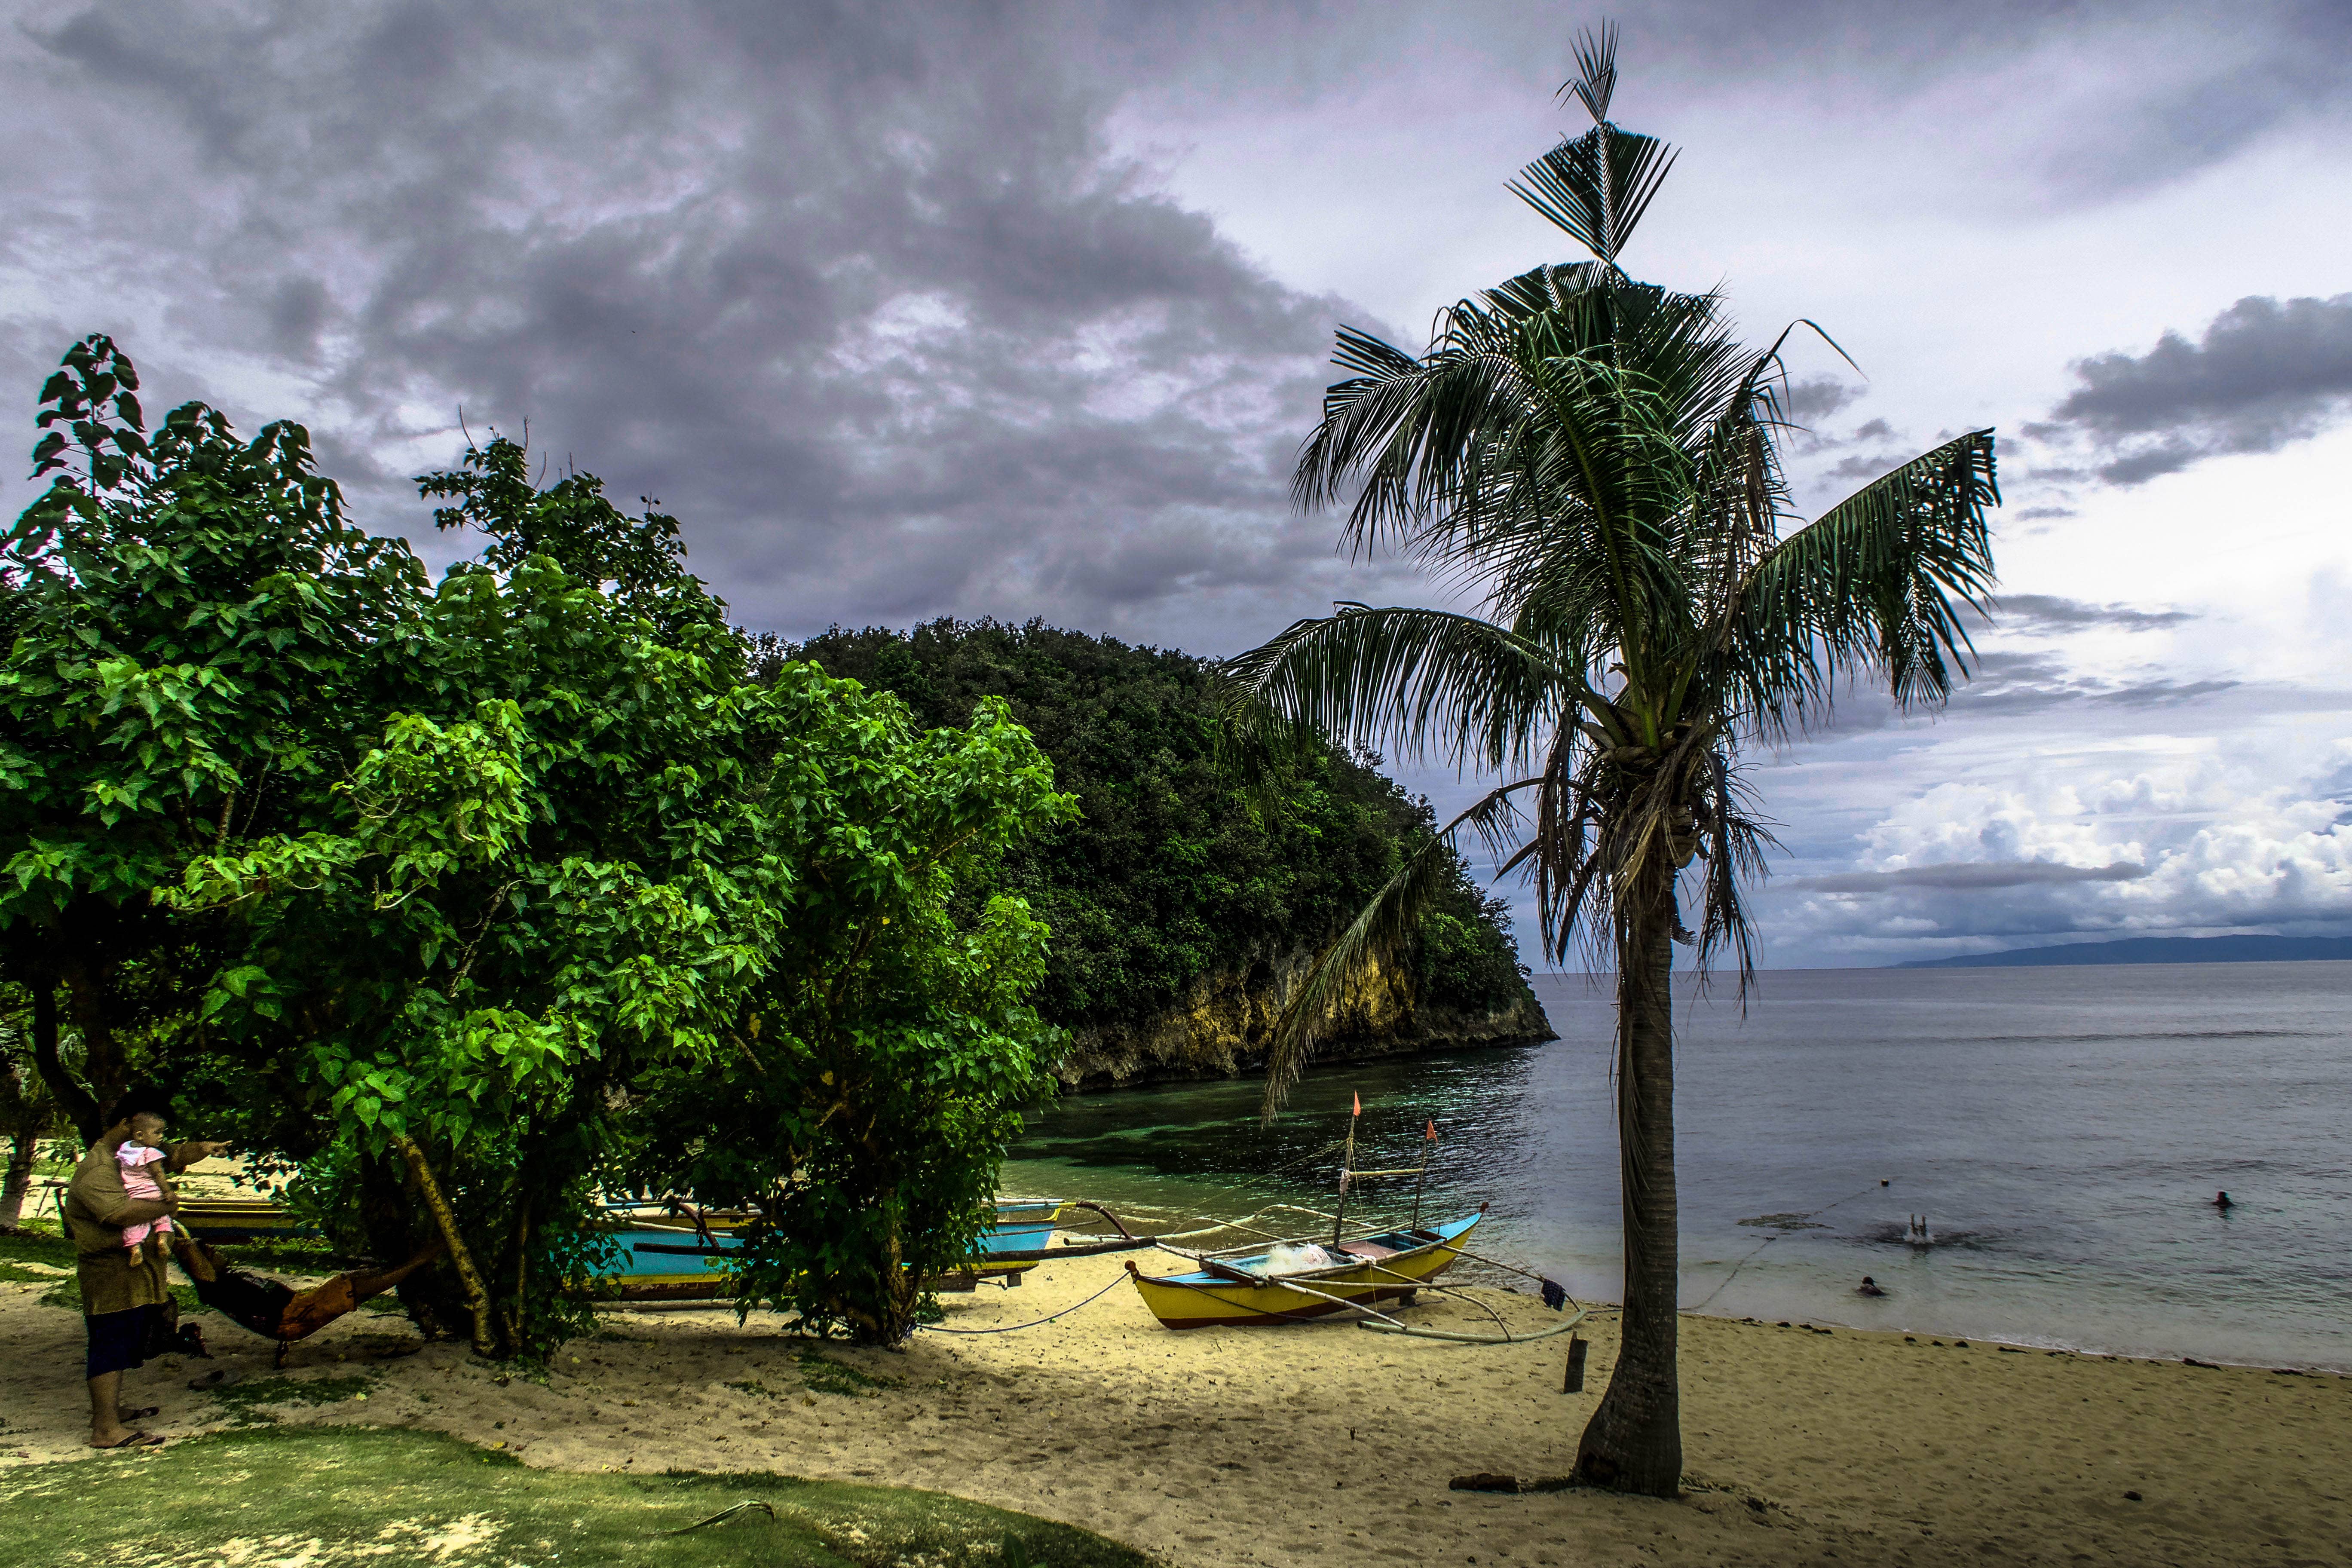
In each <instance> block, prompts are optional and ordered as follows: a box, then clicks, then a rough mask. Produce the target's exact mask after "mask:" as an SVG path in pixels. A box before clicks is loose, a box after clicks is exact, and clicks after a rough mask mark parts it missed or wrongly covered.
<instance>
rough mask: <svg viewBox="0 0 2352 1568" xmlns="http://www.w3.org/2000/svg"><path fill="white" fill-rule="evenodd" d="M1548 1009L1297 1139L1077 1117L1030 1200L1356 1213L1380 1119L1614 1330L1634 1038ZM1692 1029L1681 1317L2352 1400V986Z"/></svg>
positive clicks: (1393, 1156) (1502, 1248)
mask: <svg viewBox="0 0 2352 1568" xmlns="http://www.w3.org/2000/svg"><path fill="white" fill-rule="evenodd" d="M1536 984H1537V989H1538V995H1539V996H1540V997H1541V998H1542V1000H1543V1003H1544V1005H1545V1007H1546V1009H1547V1011H1548V1012H1549V1015H1550V1016H1551V1020H1552V1024H1553V1026H1554V1027H1555V1028H1557V1029H1558V1030H1559V1033H1560V1036H1561V1037H1560V1038H1559V1039H1558V1040H1556V1041H1553V1042H1551V1043H1550V1044H1549V1045H1543V1046H1537V1047H1516V1048H1505V1049H1486V1050H1477V1051H1465V1052H1459V1053H1454V1054H1447V1055H1440V1056H1432V1057H1423V1058H1417V1059H1413V1060H1410V1061H1396V1062H1385V1063H1377V1064H1358V1065H1344V1064H1343V1065H1338V1066H1333V1067H1329V1068H1318V1069H1316V1070H1314V1071H1311V1072H1310V1073H1309V1074H1308V1075H1307V1078H1306V1079H1304V1080H1303V1081H1302V1082H1301V1083H1300V1084H1299V1086H1298V1088H1297V1090H1296V1091H1295V1092H1294V1093H1293V1094H1292V1096H1291V1098H1290V1102H1289V1107H1288V1109H1287V1110H1286V1111H1285V1112H1284V1113H1283V1115H1282V1116H1281V1117H1280V1118H1278V1119H1277V1120H1276V1121H1275V1122H1274V1123H1273V1124H1271V1125H1261V1124H1260V1121H1259V1120H1258V1114H1257V1112H1258V1104H1259V1099H1260V1095H1261V1092H1262V1089H1263V1085H1262V1083H1260V1082H1258V1081H1256V1080H1240V1081H1226V1082H1213V1083H1193V1084H1178V1085H1171V1086H1167V1087H1162V1088H1150V1089H1124V1090H1117V1091H1111V1092H1106V1093H1099V1094H1087V1095H1080V1096H1073V1097H1069V1098H1066V1099H1065V1100H1062V1101H1060V1102H1059V1103H1057V1104H1055V1105H1054V1106H1052V1107H1050V1108H1048V1109H1046V1110H1044V1111H1043V1112H1041V1113H1040V1114H1039V1115H1038V1116H1037V1118H1036V1119H1035V1120H1034V1122H1033V1125H1032V1127H1031V1130H1030V1131H1029V1134H1028V1136H1027V1138H1026V1139H1025V1140H1024V1142H1023V1143H1022V1145H1021V1146H1020V1148H1019V1149H1018V1150H1017V1151H1016V1158H1015V1159H1014V1160H1013V1162H1012V1163H1010V1164H1009V1165H1008V1167H1007V1170H1006V1173H1005V1182H1006V1187H1007V1190H1008V1191H1014V1192H1023V1193H1034V1194H1051V1195H1055V1196H1074V1197H1086V1198H1092V1199H1095V1200H1096V1201H1097V1202H1101V1203H1105V1204H1107V1205H1109V1206H1111V1207H1113V1208H1114V1209H1119V1210H1122V1212H1127V1211H1132V1212H1135V1213H1136V1214H1138V1215H1140V1216H1143V1217H1146V1218H1148V1219H1149V1220H1150V1222H1151V1223H1153V1224H1156V1225H1160V1226H1166V1225H1169V1224H1171V1223H1173V1222H1174V1221H1175V1220H1176V1219H1177V1218H1178V1216H1181V1215H1208V1216H1212V1217H1217V1218H1234V1217H1239V1216H1241V1215H1244V1214H1247V1213H1248V1212H1250V1211H1251V1210H1254V1209H1255V1208H1257V1207H1259V1206H1260V1205H1265V1204H1267V1203H1276V1202H1286V1203H1293V1204H1297V1205H1303V1206H1307V1207H1312V1208H1318V1209H1322V1210H1326V1211H1328V1210H1329V1209H1330V1208H1331V1207H1332V1204H1333V1190H1334V1186H1335V1180H1334V1178H1335V1175H1336V1172H1337V1168H1338V1163H1339V1147H1338V1141H1339V1139H1341V1138H1342V1137H1344V1135H1345V1133H1346V1131H1347V1123H1348V1121H1349V1105H1350V1103H1351V1100H1352V1097H1355V1096H1357V1095H1360V1096H1361V1098H1362V1101H1363V1108H1364V1109H1363V1115H1362V1118H1361V1120H1360V1121H1359V1122H1358V1123H1357V1126H1358V1131H1359V1139H1360V1142H1359V1146H1358V1149H1357V1153H1356V1161H1355V1163H1356V1166H1357V1168H1359V1169H1365V1170H1370V1169H1380V1168H1393V1167H1402V1166H1413V1165H1418V1164H1419V1163H1421V1154H1422V1151H1423V1133H1424V1130H1425V1128H1426V1125H1427V1124H1428V1123H1429V1122H1431V1121H1434V1122H1435V1124H1436V1126H1437V1130H1438V1131H1439V1134H1440V1138H1439V1142H1437V1143H1436V1144H1435V1146H1434V1147H1435V1157H1434V1159H1433V1161H1432V1162H1431V1164H1430V1171H1429V1174H1428V1176H1427V1178H1426V1182H1425V1190H1424V1191H1423V1192H1422V1193H1421V1194H1420V1203H1421V1210H1422V1213H1423V1215H1424V1216H1425V1217H1431V1218H1436V1217H1445V1216H1449V1215H1454V1214H1457V1213H1461V1212H1464V1211H1466V1210H1468V1209H1472V1208H1475V1207H1476V1206H1477V1205H1479V1204H1481V1203H1484V1204H1486V1205H1489V1208H1488V1214H1489V1219H1488V1222H1487V1224H1486V1226H1482V1227H1481V1230H1480V1232H1479V1236H1480V1241H1479V1244H1478V1250H1479V1251H1481V1252H1484V1253H1486V1254H1488V1255H1490V1256H1492V1257H1494V1258H1497V1259H1500V1260H1503V1261H1507V1262H1509V1263H1512V1264H1516V1265H1519V1266H1522V1267H1525V1268H1528V1269H1531V1270H1534V1271H1536V1272H1538V1273H1542V1274H1546V1275H1549V1276H1550V1277H1551V1278H1554V1279H1559V1281H1560V1282H1561V1283H1562V1284H1564V1285H1566V1286H1567V1287H1568V1288H1569V1289H1570V1290H1571V1291H1573V1292H1574V1293H1575V1294H1576V1295H1577V1296H1579V1297H1580V1298H1584V1299H1587V1300H1604V1301H1605V1300H1614V1299H1615V1297H1616V1296H1617V1293H1618V1282H1619V1279H1620V1268H1621V1261H1620V1253H1619V1250H1618V1228H1619V1223H1620V1212H1619V1207H1618V1168H1617V1139H1616V1126H1615V1120H1614V1114H1613V1111H1612V1099H1611V1095H1612V1090H1611V1082H1610V1069H1611V1051H1612V1030H1613V1009H1612V1003H1611V998H1610V995H1609V994H1608V993H1607V992H1606V991H1605V990H1599V989H1595V988H1593V987H1592V986H1591V985H1589V984H1587V983H1586V982H1585V981H1584V980H1583V979H1582V978H1581V977H1580V976H1555V975H1544V976H1538V979H1537V982H1536ZM1675 1024H1676V1032H1677V1053H1676V1054H1677V1061H1676V1071H1677V1084H1676V1094H1675V1113H1676V1121H1677V1127H1676V1139H1675V1152H1676V1165H1677V1171H1678V1174H1679V1182H1680V1195H1681V1234H1682V1300H1683V1304H1684V1306H1685V1308H1690V1309H1695V1310H1704V1311H1706V1312H1710V1313H1718V1314H1724V1315H1727V1316H1732V1317H1743V1316H1745V1317H1755V1318H1761V1319H1765V1320H1768V1321H1777V1320H1780V1319H1789V1320H1792V1321H1813V1322H1822V1323H1840V1324H1847V1325H1852V1326H1855V1327H1863V1328H1873V1329H1901V1330H1905V1331H1916V1332H1923V1333H1928V1334H1936V1335H1941V1336H1947V1337H1961V1338H1976V1337H1981V1338H1986V1339H1995V1340H2000V1341H2005V1342H2016V1343H2026V1344H2047V1345H2053V1346H2059V1345H2063V1346H2070V1347H2074V1348H2080V1349H2087V1350H2095V1351H2103V1352H2115V1353H2125V1354H2137V1355H2165V1356H2182V1355H2189V1356H2197V1357H2200V1358H2202V1359H2206V1360H2212V1361H2228V1362H2243V1363H2256V1364H2262V1365H2297V1366H2313V1367H2327V1368H2333V1369H2336V1370H2340V1371H2352V963H2261V964H2257V963H2247V964H2178V965H2169V964H2168V965H2134V966H2116V967H2108V968H2098V967H2069V968H2051V969H1978V970H1884V969H1878V970H1855V969H1846V970H1788V971H1777V972H1769V973H1764V974H1763V975H1761V976H1759V983H1758V984H1757V986H1756V988H1755V989H1754V990H1753V991H1752V992H1751V994H1749V996H1748V1002H1747V1005H1746V1007H1745V1011H1744V1016H1743V1010H1742V1008H1741V1006H1740V1005H1739V1003H1738V1000H1737V997H1736V994H1735V991H1734V988H1733V987H1731V986H1729V985H1727V984H1724V983H1723V982H1722V981H1720V980H1718V982H1717V985H1716V987H1715V990H1714V993H1713V994H1712V996H1711V997H1709V998H1705V999H1701V998H1696V997H1693V996H1691V995H1689V994H1686V993H1685V995H1684V997H1683V999H1682V1000H1681V1001H1680V1002H1679V1003H1678V1005H1677V1006H1676V1010H1675ZM1423 1185H1424V1184H1422V1183H1420V1182H1417V1181H1416V1180H1415V1179H1414V1178H1412V1177H1385V1178H1381V1179H1379V1180H1378V1181H1375V1182H1367V1183H1365V1184H1362V1185H1361V1186H1360V1188H1359V1189H1358V1190H1357V1191H1356V1192H1355V1193H1353V1194H1351V1195H1350V1198H1349V1202H1350V1203H1351V1204H1352V1205H1358V1209H1359V1212H1363V1209H1364V1208H1365V1207H1366V1206H1369V1207H1370V1209H1372V1210H1373V1211H1374V1212H1375V1213H1376V1214H1377V1215H1383V1216H1385V1215H1403V1214H1405V1213H1407V1212H1409V1211H1410V1209H1411V1207H1412V1203H1413V1200H1414V1195H1415V1189H1416V1187H1417V1186H1423ZM2221 1191H2227V1192H2228V1193H2229V1194H2230V1195H2231V1199H2232V1201H2233V1206H2231V1208H2229V1209H2227V1210H2226V1211H2225V1210H2221V1209H2218V1208H2216V1207H2215V1206H2214V1205H2213V1198H2214V1195H2215V1194H2217V1193H2219V1192H2221ZM1913 1215H1924V1216H1925V1217H1926V1224H1927V1237H1928V1239H1927V1241H1926V1242H1924V1243H1922V1242H1919V1241H1917V1240H1915V1239H1914V1238H1913V1237H1912V1235H1911V1233H1910V1219H1911V1216H1913ZM1316 1223H1317V1222H1315V1221H1313V1220H1311V1219H1309V1218H1307V1217H1306V1216H1301V1215H1291V1216H1289V1217H1288V1218H1287V1219H1286V1220H1284V1221H1283V1222H1282V1224H1283V1228H1286V1229H1291V1230H1294V1231H1296V1232H1299V1233H1305V1232H1307V1231H1309V1230H1311V1229H1312V1228H1313V1227H1314V1226H1315V1224H1316ZM1223 1239H1226V1240H1229V1239H1231V1238H1229V1237H1228V1238H1223ZM1864 1275H1869V1276H1871V1277H1872V1278H1873V1279H1875V1280H1876V1281H1877V1283H1878V1284H1879V1285H1880V1286H1881V1287H1882V1288H1884V1289H1885V1291H1886V1294H1885V1295H1884V1296H1881V1297H1865V1296H1862V1295H1859V1294H1857V1293H1856V1290H1855V1287H1856V1286H1857V1285H1859V1284H1860V1282H1861V1280H1862V1278H1863V1276H1864ZM1489 1278H1490V1279H1493V1280H1494V1281H1496V1282H1498V1283H1499V1282H1503V1281H1505V1280H1508V1279H1512V1278H1513V1277H1512V1276H1508V1275H1504V1274H1499V1273H1490V1274H1489ZM1520 1283H1521V1284H1522V1285H1524V1284H1525V1281H1521V1282H1520Z"/></svg>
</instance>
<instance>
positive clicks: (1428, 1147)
mask: <svg viewBox="0 0 2352 1568" xmlns="http://www.w3.org/2000/svg"><path fill="white" fill-rule="evenodd" d="M1436 1152H1437V1119H1436V1118H1434V1117H1432V1118H1431V1119H1430V1122H1429V1131H1426V1132H1424V1133H1423V1134H1422V1135H1421V1176H1420V1179H1419V1180H1417V1181H1415V1182H1414V1183H1413V1184H1412V1228H1413V1229H1414V1230H1419V1229H1420V1228H1421V1190H1422V1189H1423V1187H1426V1186H1427V1185H1429V1157H1430V1156H1431V1155H1432V1154H1434V1153H1436Z"/></svg>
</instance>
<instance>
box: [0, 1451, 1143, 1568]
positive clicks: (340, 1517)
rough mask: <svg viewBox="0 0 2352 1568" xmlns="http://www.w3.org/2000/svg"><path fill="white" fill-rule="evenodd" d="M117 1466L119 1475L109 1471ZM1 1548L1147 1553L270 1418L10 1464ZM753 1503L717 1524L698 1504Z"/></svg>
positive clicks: (1070, 1534)
mask: <svg viewBox="0 0 2352 1568" xmlns="http://www.w3.org/2000/svg"><path fill="white" fill-rule="evenodd" d="M101 1467H113V1468H119V1469H121V1470H122V1471H123V1472H124V1473H123V1474H121V1475H120V1476H119V1477H116V1476H113V1475H112V1474H111V1473H110V1470H109V1469H108V1468H101ZM9 1482H10V1484H9V1488H8V1489H7V1491H6V1493H5V1495H0V1564H6V1565H9V1568H14V1565H16V1564H20V1563H21V1564H25V1565H26V1568H31V1565H32V1564H35V1563H39V1564H42V1565H43V1568H98V1565H99V1564H107V1565H110V1568H112V1565H116V1564H121V1565H123V1568H164V1565H165V1564H178V1563H209V1562H223V1561H228V1562H240V1563H270V1562H286V1561H299V1562H301V1563H306V1564H310V1565H312V1568H340V1565H341V1564H347V1563H352V1564H355V1563H369V1564H379V1563H397V1562H412V1563H426V1562H429V1563H433V1564H434V1565H435V1568H489V1565H491V1564H499V1565H507V1564H513V1565H516V1568H524V1565H528V1568H557V1565H560V1564H561V1563H598V1564H604V1563H612V1564H640V1563H642V1564H669V1563H676V1564H679V1565H681V1568H683V1565H686V1564H693V1565H694V1568H729V1565H730V1564H743V1565H746V1568H749V1565H751V1564H754V1563H756V1564H760V1565H761V1568H853V1565H854V1568H884V1565H885V1564H898V1563H924V1564H926V1565H928V1568H1014V1565H1016V1564H1029V1565H1034V1568H1148V1565H1149V1563H1150V1559H1149V1558H1147V1557H1145V1556H1143V1555H1142V1554H1141V1553H1139V1552H1133V1551H1130V1550H1129V1549H1128V1548H1126V1547H1123V1546H1119V1545H1118V1544H1116V1543H1114V1542H1108V1541H1106V1540H1104V1539H1103V1538H1102V1537H1100V1536H1097V1535H1091V1534H1088V1533H1087V1531H1082V1530H1074V1529H1072V1528H1070V1527H1069V1526H1067V1525H1061V1524H1053V1523H1049V1522H1047V1521H1045V1520H1041V1519H1033V1518H1031V1517H1029V1516H1028V1515H1025V1514H1018V1513H1008V1512H1005V1511H1004V1510H1001V1509H992V1508H986V1507H983V1506H982V1505H981V1504H979V1503H973V1502H966V1501H964V1500H961V1499H959V1498H951V1497H943V1496H941V1495H940V1494H939V1493H936V1492H922V1491H911V1490H905V1489H898V1488H891V1487H866V1486H851V1485H845V1484H843V1483H840V1482H832V1481H805V1480H798V1479H791V1478H787V1477H782V1476H772V1475H733V1476H706V1475H680V1474H676V1473H673V1474H670V1475H666V1476H622V1475H571V1474H566V1473H563V1472H561V1471H553V1470H531V1469H525V1468H522V1466H521V1465H520V1464H519V1463H518V1462H516V1461H515V1460H514V1459H512V1458H509V1457H507V1456H506V1455H503V1454H493V1453H489V1452H487V1451H485V1450H483V1449H480V1448H477V1447H472V1446H470V1445H468V1444H465V1443H460V1442H458V1441H457V1440H456V1439H454V1438H450V1437H443V1436H436V1435H433V1434H430V1433H423V1432H408V1431H399V1430H368V1429H365V1428H357V1427H334V1428H327V1427H299V1426H264V1427H257V1428H252V1429H247V1430H242V1431H230V1432H225V1433H221V1434H218V1435H216V1436H210V1437H199V1438H193V1439H190V1440H188V1441H185V1442H182V1443H177V1444H173V1446H171V1447H167V1448H164V1449H163V1450H162V1451H160V1452H158V1453H154V1454H152V1455H151V1456H133V1455H129V1454H124V1455H112V1454H109V1455H103V1456H100V1457H97V1458H90V1459H81V1460H72V1461H67V1462H63V1463H58V1464H48V1465H28V1466H26V1467H24V1468H20V1469H16V1470H14V1471H12V1472H10V1475H9ZM760 1503H764V1504H766V1505H768V1507H770V1508H772V1509H773V1510H774V1511H775V1517H774V1519H773V1520H770V1519H769V1518H768V1517H767V1515H766V1514H765V1513H763V1512H761V1510H759V1509H757V1508H756V1507H751V1508H744V1509H743V1510H742V1511H740V1512H738V1513H735V1514H733V1515H732V1516H731V1517H730V1518H728V1519H726V1520H724V1521H720V1522H718V1523H714V1524H709V1525H706V1526H704V1527H703V1528H701V1529H696V1530H692V1531H690V1532H689V1533H684V1534H678V1533H674V1532H676V1531H684V1530H687V1528H688V1527H689V1526H692V1525H694V1524H695V1523H696V1522H697V1521H702V1520H707V1519H709V1518H710V1517H711V1516H713V1515H715V1514H719V1513H722V1512H725V1511H726V1510H730V1509H734V1508H736V1507H737V1506H738V1505H740V1504H760Z"/></svg>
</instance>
